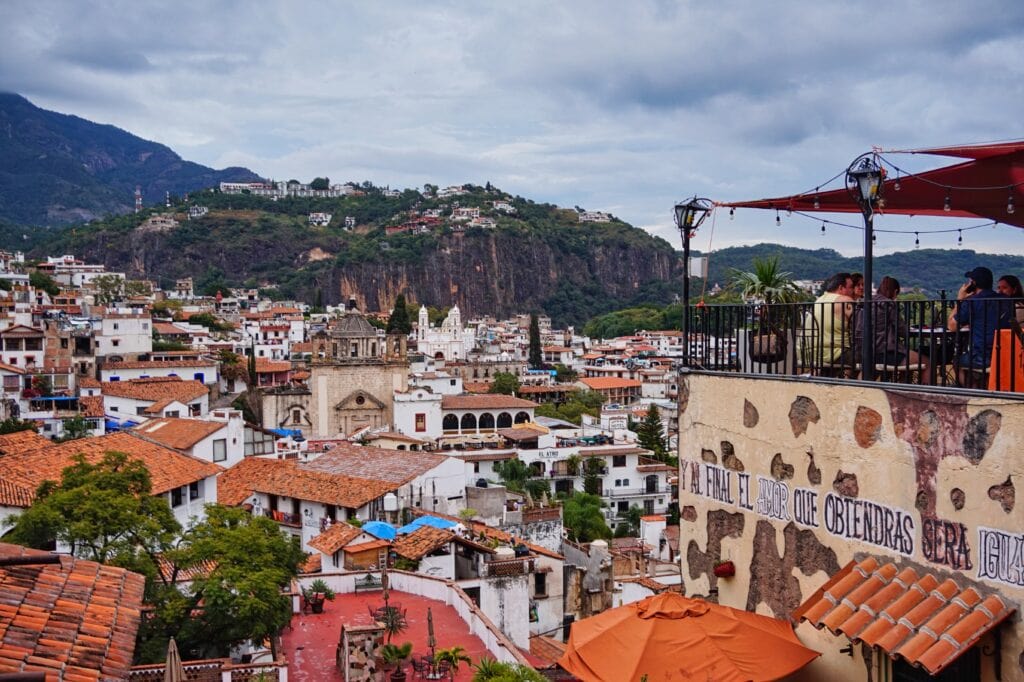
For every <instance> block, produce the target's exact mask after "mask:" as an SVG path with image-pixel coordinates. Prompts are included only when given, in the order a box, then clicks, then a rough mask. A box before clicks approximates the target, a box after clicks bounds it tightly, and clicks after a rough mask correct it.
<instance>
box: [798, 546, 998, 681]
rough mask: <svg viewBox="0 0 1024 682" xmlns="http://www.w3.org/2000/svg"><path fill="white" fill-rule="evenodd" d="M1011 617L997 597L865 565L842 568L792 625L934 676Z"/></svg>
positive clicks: (927, 577) (931, 577) (890, 565)
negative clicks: (804, 624) (801, 623)
mask: <svg viewBox="0 0 1024 682" xmlns="http://www.w3.org/2000/svg"><path fill="white" fill-rule="evenodd" d="M1013 611H1014V608H1013V607H1012V606H1010V605H1009V604H1007V603H1006V602H1005V601H1003V599H1002V598H1001V597H999V596H998V595H994V594H993V595H990V596H988V597H983V596H982V595H981V594H980V593H979V592H978V591H977V590H975V589H974V588H973V587H967V588H961V587H960V585H958V584H957V583H956V582H955V581H954V580H951V579H947V580H943V581H940V580H939V578H937V577H935V576H934V575H932V574H931V573H925V574H923V575H919V574H918V573H917V571H916V570H914V569H913V568H910V567H906V568H902V569H901V568H899V567H898V566H896V564H893V563H887V564H883V565H880V564H879V563H878V561H877V560H875V559H874V558H872V557H868V558H867V559H864V560H863V561H861V562H859V563H857V562H854V561H851V562H850V563H848V564H847V565H846V566H844V567H843V568H842V569H841V570H840V571H839V572H838V573H836V574H835V575H834V576H832V578H830V579H829V581H828V582H826V583H825V584H824V585H822V587H821V589H819V590H818V591H817V592H815V593H814V594H813V595H811V597H810V598H809V599H808V600H807V601H805V602H804V603H803V604H801V605H800V607H799V608H798V609H797V610H796V611H795V612H794V613H793V618H794V619H797V620H806V621H808V622H810V623H811V624H812V625H814V626H815V627H816V628H819V629H820V628H823V627H825V628H828V629H829V631H830V632H832V633H833V634H843V635H845V636H846V637H848V638H849V639H850V640H851V641H853V642H861V643H863V644H866V645H868V646H871V647H877V648H879V649H882V650H883V651H884V652H885V653H887V654H888V655H889V656H890V657H892V658H894V659H895V658H896V657H901V658H903V659H905V660H906V661H907V662H908V663H910V664H911V665H916V666H920V667H923V668H924V669H926V670H927V671H928V672H929V673H931V674H932V675H936V674H938V673H939V672H940V671H941V670H942V669H944V668H945V667H946V666H948V665H949V664H950V663H952V662H953V661H955V660H956V659H957V657H958V656H960V655H961V654H963V653H964V652H965V651H967V650H968V649H970V648H971V647H972V646H974V645H975V644H976V643H977V642H978V641H979V640H980V639H981V637H982V636H983V635H984V634H985V633H986V632H988V631H989V630H991V629H992V628H994V627H995V626H997V625H998V624H999V623H1001V622H1002V621H1003V620H1005V619H1006V618H1007V617H1009V616H1010V614H1012V613H1013Z"/></svg>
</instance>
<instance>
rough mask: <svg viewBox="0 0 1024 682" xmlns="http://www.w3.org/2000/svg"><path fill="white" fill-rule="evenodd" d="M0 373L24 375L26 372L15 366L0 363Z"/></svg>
mask: <svg viewBox="0 0 1024 682" xmlns="http://www.w3.org/2000/svg"><path fill="white" fill-rule="evenodd" d="M0 371H4V372H13V373H14V374H24V373H25V370H24V369H22V368H21V367H15V366H14V365H8V364H7V363H6V362H0Z"/></svg>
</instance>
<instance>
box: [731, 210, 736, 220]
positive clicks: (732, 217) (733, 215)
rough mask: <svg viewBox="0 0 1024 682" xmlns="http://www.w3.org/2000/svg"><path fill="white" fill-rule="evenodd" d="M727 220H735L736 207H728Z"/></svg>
mask: <svg viewBox="0 0 1024 682" xmlns="http://www.w3.org/2000/svg"><path fill="white" fill-rule="evenodd" d="M729 220H736V207H733V208H730V209H729Z"/></svg>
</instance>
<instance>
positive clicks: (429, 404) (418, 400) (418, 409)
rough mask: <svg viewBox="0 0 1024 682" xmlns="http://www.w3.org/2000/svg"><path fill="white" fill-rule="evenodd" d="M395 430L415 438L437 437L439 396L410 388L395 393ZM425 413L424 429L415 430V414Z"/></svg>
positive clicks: (439, 415) (440, 431)
mask: <svg viewBox="0 0 1024 682" xmlns="http://www.w3.org/2000/svg"><path fill="white" fill-rule="evenodd" d="M394 412H395V424H394V427H395V431H397V432H399V433H404V434H405V435H407V436H414V437H416V438H427V439H433V438H439V437H440V436H441V435H442V433H443V432H442V430H441V419H442V416H441V396H440V395H439V394H434V393H431V392H429V391H427V390H425V389H413V388H410V389H409V392H408V393H396V394H395V401H394ZM419 413H422V414H425V415H426V418H427V423H426V430H425V431H417V430H416V415H417V414H419Z"/></svg>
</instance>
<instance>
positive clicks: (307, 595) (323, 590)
mask: <svg viewBox="0 0 1024 682" xmlns="http://www.w3.org/2000/svg"><path fill="white" fill-rule="evenodd" d="M302 596H303V598H304V599H305V600H306V603H307V604H309V605H310V607H311V608H312V609H313V613H323V612H324V601H334V590H332V589H331V588H330V586H329V585H328V584H327V583H326V582H324V581H323V580H322V579H320V578H317V579H316V580H314V581H313V582H311V583H310V584H309V587H307V588H306V589H304V590H303V591H302Z"/></svg>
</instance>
